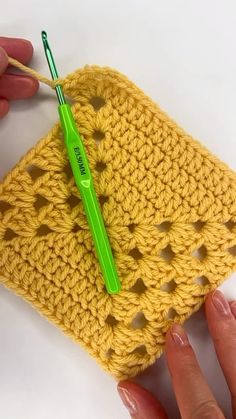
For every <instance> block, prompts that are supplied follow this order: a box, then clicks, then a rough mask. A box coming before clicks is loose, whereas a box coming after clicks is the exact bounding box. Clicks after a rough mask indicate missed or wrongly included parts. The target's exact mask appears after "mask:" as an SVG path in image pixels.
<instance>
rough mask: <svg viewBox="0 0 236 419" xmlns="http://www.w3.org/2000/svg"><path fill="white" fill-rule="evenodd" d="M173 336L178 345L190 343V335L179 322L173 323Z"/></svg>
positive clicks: (171, 332)
mask: <svg viewBox="0 0 236 419" xmlns="http://www.w3.org/2000/svg"><path fill="white" fill-rule="evenodd" d="M170 334H171V337H172V339H173V341H174V343H175V344H176V345H178V346H187V345H189V340H188V336H187V334H186V333H185V331H184V329H183V328H182V326H180V325H179V324H173V326H172V327H171V330H170Z"/></svg>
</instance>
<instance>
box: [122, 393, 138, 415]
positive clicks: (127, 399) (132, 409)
mask: <svg viewBox="0 0 236 419" xmlns="http://www.w3.org/2000/svg"><path fill="white" fill-rule="evenodd" d="M118 392H119V395H120V397H121V400H122V401H123V403H124V405H125V407H127V409H128V411H129V413H130V414H131V415H136V414H137V413H138V409H137V405H136V401H135V399H134V398H133V396H132V394H130V392H129V391H128V390H127V389H126V388H123V387H118Z"/></svg>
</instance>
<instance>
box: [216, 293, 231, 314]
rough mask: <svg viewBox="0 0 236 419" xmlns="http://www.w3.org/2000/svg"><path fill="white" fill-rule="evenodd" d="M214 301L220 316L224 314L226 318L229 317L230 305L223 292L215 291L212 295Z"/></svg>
mask: <svg viewBox="0 0 236 419" xmlns="http://www.w3.org/2000/svg"><path fill="white" fill-rule="evenodd" d="M212 301H213V304H214V306H215V308H216V310H217V311H218V313H219V314H223V315H224V316H228V315H229V314H230V306H229V303H228V301H227V300H226V299H225V297H224V295H223V294H222V292H220V291H219V290H216V291H214V292H213V294H212Z"/></svg>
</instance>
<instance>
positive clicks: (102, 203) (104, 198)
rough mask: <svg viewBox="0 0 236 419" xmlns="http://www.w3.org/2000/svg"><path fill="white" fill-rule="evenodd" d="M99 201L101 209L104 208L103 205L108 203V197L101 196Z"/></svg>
mask: <svg viewBox="0 0 236 419" xmlns="http://www.w3.org/2000/svg"><path fill="white" fill-rule="evenodd" d="M98 199H99V202H100V205H101V207H103V205H104V204H105V203H106V202H107V201H108V196H105V195H100V196H99V198H98Z"/></svg>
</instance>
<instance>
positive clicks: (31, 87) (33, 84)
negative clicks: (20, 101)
mask: <svg viewBox="0 0 236 419" xmlns="http://www.w3.org/2000/svg"><path fill="white" fill-rule="evenodd" d="M26 87H27V95H28V96H27V97H32V96H34V95H35V94H36V93H37V91H38V89H39V82H38V80H36V79H34V78H33V77H27V84H26Z"/></svg>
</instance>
